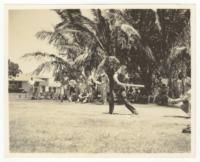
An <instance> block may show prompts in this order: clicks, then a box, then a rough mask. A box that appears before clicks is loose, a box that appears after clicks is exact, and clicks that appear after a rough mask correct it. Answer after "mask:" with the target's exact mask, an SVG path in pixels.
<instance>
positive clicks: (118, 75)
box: [113, 65, 144, 115]
mask: <svg viewBox="0 0 200 162" xmlns="http://www.w3.org/2000/svg"><path fill="white" fill-rule="evenodd" d="M126 74H127V68H126V66H125V65H122V66H120V68H119V69H118V70H117V71H116V72H115V74H114V77H113V78H114V81H115V82H116V83H117V85H116V86H117V89H118V90H117V91H118V92H117V93H118V96H119V97H120V98H121V99H122V103H123V104H124V105H125V106H126V108H127V109H128V110H129V111H131V113H132V114H135V115H137V114H138V112H137V111H136V109H135V108H134V107H133V106H132V105H131V103H130V102H129V101H128V99H127V95H126V87H144V85H139V84H128V83H125V79H126Z"/></svg>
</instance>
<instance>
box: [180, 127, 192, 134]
mask: <svg viewBox="0 0 200 162" xmlns="http://www.w3.org/2000/svg"><path fill="white" fill-rule="evenodd" d="M182 133H191V128H190V127H187V128H184V129H183V130H182Z"/></svg>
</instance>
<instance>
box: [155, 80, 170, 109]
mask: <svg viewBox="0 0 200 162" xmlns="http://www.w3.org/2000/svg"><path fill="white" fill-rule="evenodd" d="M168 92H169V87H168V86H167V85H166V84H162V86H161V87H160V90H159V94H158V96H157V97H156V103H157V104H159V105H168Z"/></svg>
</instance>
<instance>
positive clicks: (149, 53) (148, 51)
mask: <svg viewBox="0 0 200 162" xmlns="http://www.w3.org/2000/svg"><path fill="white" fill-rule="evenodd" d="M143 50H144V53H145V55H146V56H147V58H149V59H150V60H151V61H155V57H154V55H153V52H152V50H151V48H150V47H149V46H144V47H143Z"/></svg>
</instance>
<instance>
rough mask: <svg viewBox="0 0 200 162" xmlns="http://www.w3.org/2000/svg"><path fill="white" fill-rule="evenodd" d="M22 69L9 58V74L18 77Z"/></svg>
mask: <svg viewBox="0 0 200 162" xmlns="http://www.w3.org/2000/svg"><path fill="white" fill-rule="evenodd" d="M21 72H22V71H21V70H20V68H19V65H18V64H17V63H14V62H12V61H11V60H10V59H9V60H8V76H9V77H16V76H17V75H18V74H19V73H21Z"/></svg>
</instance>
